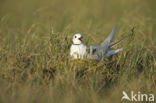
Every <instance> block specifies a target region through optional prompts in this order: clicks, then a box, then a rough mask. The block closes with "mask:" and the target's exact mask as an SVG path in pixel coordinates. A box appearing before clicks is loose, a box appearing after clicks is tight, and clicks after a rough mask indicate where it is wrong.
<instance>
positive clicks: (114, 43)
mask: <svg viewBox="0 0 156 103" xmlns="http://www.w3.org/2000/svg"><path fill="white" fill-rule="evenodd" d="M128 37H129V35H127V36H125V37H123V38H122V39H120V40H118V41H116V42H113V43H112V44H110V46H109V48H111V47H113V46H114V45H116V44H118V43H120V42H121V41H123V40H125V39H126V38H128Z"/></svg>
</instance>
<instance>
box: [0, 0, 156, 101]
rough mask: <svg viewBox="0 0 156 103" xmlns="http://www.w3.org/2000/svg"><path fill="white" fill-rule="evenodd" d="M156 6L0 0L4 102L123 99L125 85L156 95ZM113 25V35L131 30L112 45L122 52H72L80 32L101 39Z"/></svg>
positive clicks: (139, 1) (0, 96)
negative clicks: (93, 56)
mask: <svg viewBox="0 0 156 103" xmlns="http://www.w3.org/2000/svg"><path fill="white" fill-rule="evenodd" d="M15 1H16V2H15ZM154 8H155V6H154V1H147V0H134V1H120V0H116V1H111V0H110V1H106V0H104V1H99V0H96V1H95V0H79V1H72V0H67V1H63V0H60V1H58V0H52V1H51V0H45V1H41V0H33V1H31V0H23V1H18V0H14V2H13V1H9V0H5V1H4V0H2V1H0V102H1V103H51V102H54V103H80V102H84V103H120V102H121V97H122V91H123V90H124V91H126V92H127V93H130V91H134V92H136V93H137V92H138V91H140V92H141V93H147V94H148V93H153V94H156V91H155V90H156V46H155V45H156V35H155V33H156V31H155V29H154V27H156V22H155V17H156V15H155V11H154V10H153V9H154ZM115 24H119V28H118V31H117V35H116V37H115V40H118V39H120V38H122V37H124V36H125V35H130V37H129V38H128V39H126V40H125V41H123V42H122V43H120V44H119V45H118V46H116V47H114V48H118V47H124V50H123V52H121V53H118V54H116V55H114V56H112V57H110V58H106V59H103V60H101V61H100V62H96V61H93V60H87V59H85V60H71V59H70V57H69V48H70V45H71V38H72V36H73V34H74V33H77V32H79V33H82V34H83V35H84V39H85V43H86V44H87V45H91V44H99V43H100V42H101V41H103V40H104V39H105V37H106V36H107V34H109V32H110V31H111V29H112V28H113V26H114V25H115ZM125 102H126V101H125Z"/></svg>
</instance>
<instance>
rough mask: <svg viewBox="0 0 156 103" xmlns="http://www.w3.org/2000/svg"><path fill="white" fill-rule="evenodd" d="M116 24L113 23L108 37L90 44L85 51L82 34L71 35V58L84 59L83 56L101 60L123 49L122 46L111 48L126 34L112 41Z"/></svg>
mask: <svg viewBox="0 0 156 103" xmlns="http://www.w3.org/2000/svg"><path fill="white" fill-rule="evenodd" d="M117 27H118V25H115V26H114V28H113V30H112V32H111V33H110V34H109V35H108V37H107V38H106V39H105V40H104V41H103V42H102V43H101V44H100V45H91V46H90V52H89V53H87V51H86V48H87V47H86V45H85V44H84V43H83V36H82V34H80V33H78V34H75V35H74V36H73V44H72V45H71V48H70V56H71V57H72V58H73V59H84V58H85V57H87V58H89V59H95V60H101V59H102V58H107V57H109V56H111V55H113V54H116V53H118V52H120V51H122V50H123V48H119V49H116V50H114V49H112V47H113V46H114V45H116V44H118V43H119V42H121V41H122V40H124V39H125V38H127V37H128V36H125V37H123V38H122V39H120V40H118V41H116V42H113V43H112V40H113V39H114V36H115V34H116V30H117Z"/></svg>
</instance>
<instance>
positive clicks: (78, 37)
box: [73, 34, 83, 45]
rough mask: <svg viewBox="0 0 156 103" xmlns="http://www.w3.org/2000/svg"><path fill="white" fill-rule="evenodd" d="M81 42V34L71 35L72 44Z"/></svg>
mask: <svg viewBox="0 0 156 103" xmlns="http://www.w3.org/2000/svg"><path fill="white" fill-rule="evenodd" d="M82 42H83V36H82V34H75V35H74V36H73V44H75V45H79V44H81V43H82Z"/></svg>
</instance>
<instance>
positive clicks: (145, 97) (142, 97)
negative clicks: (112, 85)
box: [121, 91, 154, 102]
mask: <svg viewBox="0 0 156 103" xmlns="http://www.w3.org/2000/svg"><path fill="white" fill-rule="evenodd" d="M122 94H123V96H122V98H121V101H123V100H128V101H148V102H153V101H154V94H142V93H141V92H140V91H139V92H138V93H134V92H133V91H131V93H130V94H131V95H130V96H128V94H127V93H126V92H125V91H122Z"/></svg>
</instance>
